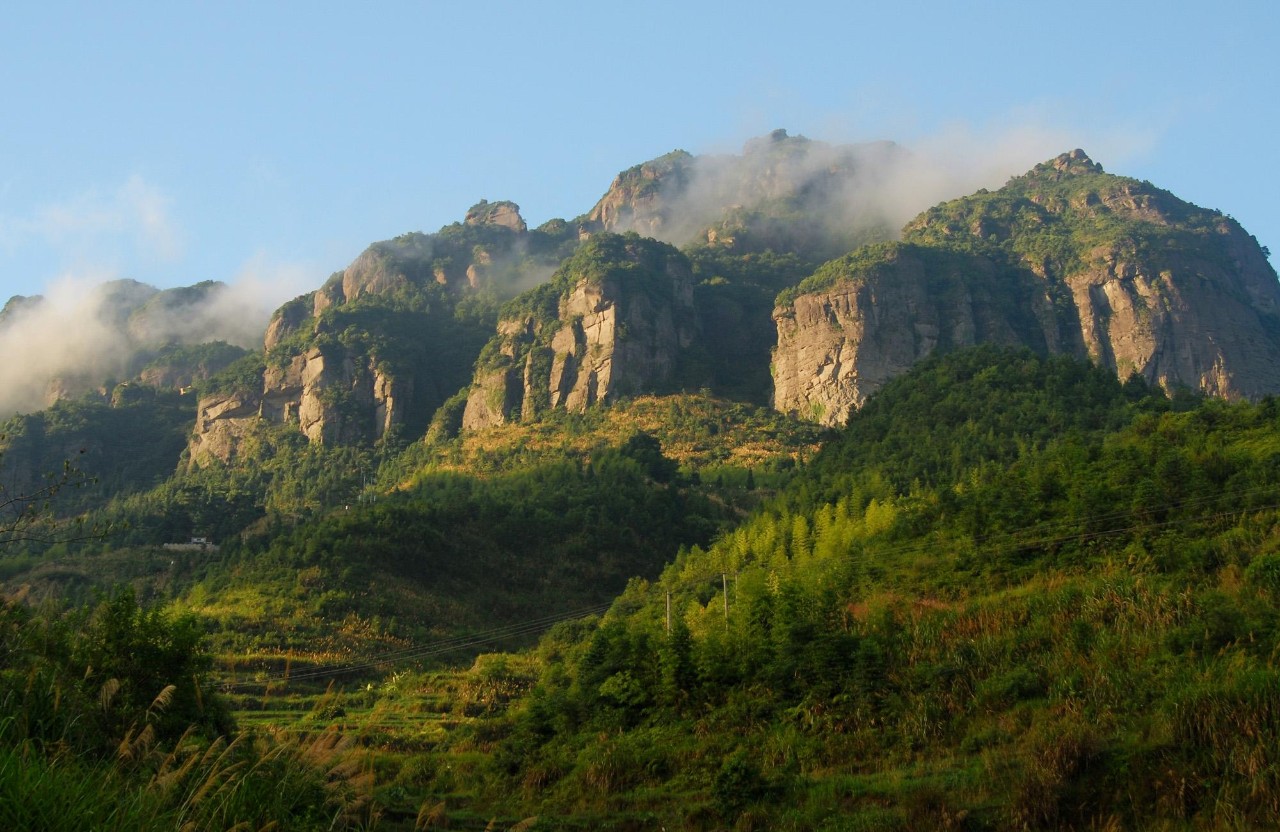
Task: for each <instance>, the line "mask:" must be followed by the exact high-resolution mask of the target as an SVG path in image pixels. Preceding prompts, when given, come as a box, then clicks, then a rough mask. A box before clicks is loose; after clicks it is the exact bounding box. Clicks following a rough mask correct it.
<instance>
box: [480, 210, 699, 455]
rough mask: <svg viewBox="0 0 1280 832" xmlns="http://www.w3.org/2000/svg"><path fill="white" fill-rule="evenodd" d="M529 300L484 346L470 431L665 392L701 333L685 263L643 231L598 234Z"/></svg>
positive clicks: (508, 318)
mask: <svg viewBox="0 0 1280 832" xmlns="http://www.w3.org/2000/svg"><path fill="white" fill-rule="evenodd" d="M523 300H524V301H525V302H524V303H523V304H520V303H519V302H517V306H518V307H519V309H520V311H518V312H517V313H516V314H514V315H510V316H507V317H504V318H503V320H501V321H500V322H499V324H498V334H497V335H496V336H495V338H494V339H493V340H492V341H490V343H489V345H488V346H487V347H486V348H485V352H484V354H483V355H482V358H481V361H480V364H479V366H478V368H477V371H476V376H475V380H474V381H473V383H472V387H471V392H470V394H469V395H468V397H467V405H466V410H465V411H464V413H463V419H462V426H463V429H464V430H477V429H480V428H484V427H488V426H490V425H495V424H502V423H504V422H508V421H519V420H522V419H523V420H529V419H533V418H535V417H536V416H537V415H538V414H539V413H541V412H543V411H545V410H548V409H564V410H570V411H579V412H580V411H582V410H585V409H586V408H587V407H589V406H590V405H593V404H596V403H605V402H609V401H612V400H614V399H617V398H618V397H620V396H630V395H636V394H639V393H644V392H653V391H657V390H663V389H666V388H668V387H670V386H671V385H672V384H673V383H675V382H676V381H677V377H678V373H679V369H680V364H681V358H682V354H683V352H684V351H685V350H687V349H689V348H690V347H691V346H692V345H693V343H694V341H695V340H696V338H697V317H696V315H695V314H694V310H693V281H692V274H691V272H690V269H689V264H688V262H687V261H686V260H685V258H684V257H683V255H681V254H680V253H679V252H678V251H676V250H675V249H673V248H671V247H670V246H667V245H664V244H662V243H658V242H656V241H654V240H648V239H644V238H641V237H638V236H636V235H627V236H625V237H622V236H617V235H608V234H605V235H600V236H598V237H594V238H592V240H591V241H590V242H589V243H588V244H587V245H585V246H583V248H582V249H580V251H579V252H578V254H576V255H575V256H574V257H573V258H571V259H570V260H569V262H568V263H566V265H565V266H564V267H563V268H562V269H561V271H560V272H558V273H557V275H556V277H555V278H554V279H553V280H552V281H551V282H550V283H548V284H545V285H544V286H543V287H539V288H538V289H536V290H534V291H533V292H531V293H529V294H528V295H525V296H524V297H523Z"/></svg>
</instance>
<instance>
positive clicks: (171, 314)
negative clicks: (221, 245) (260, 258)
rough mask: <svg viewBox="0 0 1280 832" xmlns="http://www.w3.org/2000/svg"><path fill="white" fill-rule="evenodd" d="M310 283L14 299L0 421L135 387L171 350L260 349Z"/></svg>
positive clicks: (4, 325)
mask: <svg viewBox="0 0 1280 832" xmlns="http://www.w3.org/2000/svg"><path fill="white" fill-rule="evenodd" d="M302 279H303V276H302V275H301V274H300V273H298V272H297V271H296V270H292V269H284V270H268V269H266V268H265V267H256V266H252V265H251V266H250V267H248V268H246V269H245V270H244V271H243V272H242V273H241V274H240V275H238V276H237V278H236V279H235V280H234V281H233V282H232V283H230V284H227V283H221V282H215V281H206V282H203V283H197V284H195V285H193V286H185V287H180V288H175V289H164V290H161V289H157V288H155V287H153V286H149V285H147V284H144V283H139V282H137V281H133V280H104V279H103V278H102V276H96V275H93V276H83V275H82V276H76V277H67V278H64V279H63V280H60V281H58V282H56V283H54V284H53V285H52V286H51V287H50V289H49V291H48V292H47V293H46V294H45V295H43V296H36V297H30V298H13V299H11V300H10V301H9V302H8V304H6V305H5V307H4V311H3V312H0V356H2V358H0V417H6V416H9V415H12V414H14V413H23V412H30V411H34V410H39V409H40V408H43V407H46V406H48V405H49V404H51V403H52V402H53V401H55V400H56V399H58V398H62V397H65V396H75V395H79V394H82V393H85V392H89V391H91V390H95V389H98V388H101V387H103V386H104V385H107V384H110V383H112V382H119V381H124V380H127V379H128V378H130V377H131V376H132V375H134V374H136V373H137V372H138V370H140V369H141V367H142V366H143V365H145V363H146V362H147V360H148V358H149V356H151V355H154V354H155V353H156V352H157V351H158V350H160V349H162V348H164V347H167V346H172V345H194V344H201V343H207V342H211V341H224V342H226V343H228V344H234V345H236V346H240V347H244V348H250V349H255V348H261V345H262V332H263V329H264V328H265V326H266V323H267V320H268V319H269V318H270V316H271V312H272V311H273V310H274V309H275V308H276V307H277V306H278V305H279V304H280V303H281V302H282V301H284V300H286V299H287V298H288V297H290V296H292V295H293V294H296V290H297V289H298V287H299V286H300V285H301V283H302Z"/></svg>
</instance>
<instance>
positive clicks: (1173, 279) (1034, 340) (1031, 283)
mask: <svg viewBox="0 0 1280 832" xmlns="http://www.w3.org/2000/svg"><path fill="white" fill-rule="evenodd" d="M904 239H905V240H907V241H909V242H910V245H908V246H905V247H904V246H889V247H882V248H881V249H879V250H876V249H868V250H864V251H862V252H858V253H855V255H852V256H850V257H849V258H845V259H844V260H842V261H837V263H835V264H829V265H828V266H827V267H824V269H823V270H822V271H820V272H819V273H818V274H817V275H815V276H814V277H813V278H810V279H809V280H808V281H806V282H805V284H802V286H801V287H800V289H799V290H797V291H795V292H792V293H784V295H783V297H782V298H780V301H781V302H780V304H779V306H778V308H777V309H776V310H775V313H774V318H775V321H776V323H777V327H778V343H777V346H776V348H775V351H774V373H775V385H774V406H775V407H776V408H778V409H780V410H783V411H789V412H793V413H796V414H798V415H800V416H802V417H805V418H811V419H815V420H817V421H820V422H822V423H824V424H828V425H836V424H843V423H844V421H845V420H846V419H847V418H848V415H849V412H850V411H851V410H852V409H854V408H856V407H858V406H860V405H861V403H862V402H863V401H864V400H865V399H866V397H867V396H868V395H869V394H870V393H872V392H874V391H875V390H876V389H878V388H879V387H880V386H881V385H882V384H883V383H884V382H885V381H887V380H888V379H889V378H892V377H893V376H894V375H897V374H899V373H901V372H903V371H905V370H906V369H907V368H908V367H910V366H911V364H913V363H914V362H915V361H916V360H918V359H919V358H922V357H923V356H924V355H927V354H928V353H929V352H931V351H933V350H934V349H937V348H938V347H940V346H963V345H965V344H969V343H977V342H985V341H998V342H1007V343H1020V344H1026V345H1028V346H1030V347H1032V348H1033V349H1036V350H1038V351H1047V352H1052V353H1067V354H1072V355H1079V356H1081V357H1088V358H1090V359H1091V360H1093V361H1094V362H1096V363H1098V364H1100V365H1102V366H1106V367H1110V368H1112V369H1114V370H1115V371H1116V373H1117V374H1118V375H1119V376H1121V377H1128V376H1129V375H1130V374H1131V373H1138V374H1140V375H1142V376H1143V377H1145V378H1146V379H1148V380H1149V381H1152V382H1155V383H1157V384H1160V385H1162V386H1164V387H1165V388H1169V389H1172V388H1176V387H1182V386H1185V387H1189V388H1192V389H1195V390H1200V391H1203V392H1205V393H1209V394H1211V395H1216V396H1224V397H1227V398H1239V397H1248V398H1254V397H1259V396H1262V395H1264V394H1267V393H1274V392H1277V391H1280V282H1277V278H1276V273H1275V271H1274V269H1272V268H1271V266H1270V264H1269V263H1268V262H1267V260H1266V257H1265V256H1264V255H1263V254H1262V251H1261V249H1260V248H1259V246H1258V245H1257V242H1256V241H1255V240H1254V239H1253V238H1252V237H1250V236H1249V235H1248V234H1247V233H1245V232H1244V230H1243V229H1241V228H1240V226H1239V225H1238V224H1237V223H1236V222H1235V221H1234V220H1231V219H1229V218H1227V217H1224V216H1222V215H1221V214H1218V213H1217V212H1213V211H1206V210H1204V209H1200V208H1197V207H1196V206H1193V205H1190V204H1188V203H1185V202H1182V201H1181V200H1178V199H1176V198H1175V197H1173V196H1172V195H1171V194H1169V193H1167V192H1165V191H1161V190H1159V189H1157V188H1154V187H1152V186H1150V185H1149V184H1146V183H1142V182H1136V181H1134V180H1130V179H1123V178H1121V177H1116V176H1110V175H1107V174H1105V173H1103V172H1102V169H1101V167H1100V166H1099V165H1097V164H1096V163H1094V162H1093V161H1092V160H1090V159H1089V158H1088V156H1086V155H1085V154H1084V153H1083V152H1082V151H1078V150H1077V151H1073V152H1072V153H1068V154H1063V155H1062V156H1059V157H1058V158H1056V159H1054V160H1051V161H1049V162H1046V163H1044V164H1042V165H1039V166H1037V167H1036V168H1035V169H1034V170H1032V171H1031V172H1030V173H1028V174H1027V175H1026V176H1023V177H1018V178H1016V179H1014V180H1012V181H1011V182H1010V183H1009V185H1007V186H1006V187H1005V188H1004V189H1002V190H1001V191H999V192H997V193H994V194H980V195H977V196H974V197H968V198H965V199H961V200H956V201H954V202H952V203H947V204H945V205H942V206H939V207H937V208H934V209H931V210H930V211H927V212H925V213H924V214H922V215H921V216H920V217H918V218H917V219H916V220H914V221H913V222H912V223H910V224H909V225H908V226H907V228H906V230H905V232H904ZM947 252H949V253H947ZM983 264H985V265H983ZM984 321H985V323H983V322H984Z"/></svg>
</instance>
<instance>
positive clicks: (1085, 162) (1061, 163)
mask: <svg viewBox="0 0 1280 832" xmlns="http://www.w3.org/2000/svg"><path fill="white" fill-rule="evenodd" d="M1105 172H1106V171H1104V170H1103V169H1102V165H1100V164H1098V163H1097V162H1095V161H1093V160H1092V159H1090V158H1089V154H1087V153H1085V152H1084V151H1083V150H1081V149H1080V148H1078V147H1077V148H1076V149H1075V150H1072V151H1070V152H1068V153H1062V154H1060V155H1058V156H1055V157H1054V158H1052V159H1050V160H1049V161H1047V162H1041V163H1040V164H1038V165H1036V166H1035V167H1034V168H1032V169H1031V170H1030V171H1029V172H1028V173H1027V175H1026V176H1027V178H1028V179H1040V180H1047V181H1051V182H1058V181H1061V180H1063V179H1066V178H1067V177H1069V176H1085V175H1087V174H1091V173H1105Z"/></svg>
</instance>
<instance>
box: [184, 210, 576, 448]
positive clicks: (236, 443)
mask: <svg viewBox="0 0 1280 832" xmlns="http://www.w3.org/2000/svg"><path fill="white" fill-rule="evenodd" d="M573 238H574V234H573V232H572V231H571V229H569V227H568V226H567V224H564V223H560V224H558V225H552V226H550V227H549V228H548V227H544V228H540V229H535V230H534V231H529V230H528V229H527V227H526V226H525V223H524V221H523V219H521V218H520V213H519V207H518V206H516V205H515V204H514V203H511V202H495V203H489V202H484V201H482V202H481V203H479V204H478V205H476V206H474V207H473V208H472V209H471V210H470V211H469V212H468V213H467V217H466V221H465V222H463V223H455V224H453V225H450V226H447V227H445V228H444V229H441V231H440V232H438V233H436V234H416V233H415V234H405V235H402V236H400V237H397V238H395V239H394V240H387V241H385V242H380V243H375V244H373V245H372V246H370V247H369V248H368V249H366V250H365V251H364V252H363V253H361V254H360V256H359V257H357V258H356V259H355V260H354V261H353V262H352V263H351V265H350V266H348V267H347V268H346V269H344V270H343V271H341V272H338V273H336V274H335V275H333V276H332V277H331V278H330V279H329V280H328V281H327V282H326V283H325V285H324V286H322V287H321V288H320V289H318V290H317V291H315V292H312V293H310V294H308V295H303V296H302V297H299V298H295V299H294V300H292V301H290V302H289V303H286V304H285V305H283V306H282V307H280V309H278V310H277V311H276V313H275V315H274V316H273V317H272V319H271V322H270V324H269V325H268V327H267V331H266V335H265V338H264V346H265V353H266V358H265V360H264V362H263V366H262V367H260V368H259V369H258V371H257V372H256V374H254V373H251V374H249V375H248V376H247V377H240V378H238V379H237V380H236V382H235V383H233V384H229V385H222V386H220V387H218V388H217V391H216V392H212V393H210V394H209V395H208V396H206V397H205V398H204V399H202V400H201V402H200V404H199V410H200V415H199V419H198V422H197V424H196V428H195V431H194V434H193V438H192V440H191V444H190V450H191V453H190V458H191V460H192V464H194V465H200V464H203V463H204V462H206V461H208V460H210V459H213V458H216V459H220V460H223V461H229V460H232V459H235V458H236V457H237V455H238V453H239V448H240V446H241V445H243V443H244V442H245V440H246V438H247V437H249V436H251V435H253V434H254V432H255V431H257V430H258V429H259V428H260V427H261V426H262V425H272V424H279V425H292V426H295V427H296V429H297V430H298V431H299V432H300V433H302V434H303V435H304V436H306V437H307V439H308V440H309V441H311V442H313V443H318V444H335V443H336V444H346V443H352V442H371V441H377V440H379V439H382V438H384V437H386V436H388V435H389V434H392V433H394V432H397V431H401V432H402V431H405V430H407V431H409V432H416V431H419V430H424V429H425V426H426V423H427V421H428V420H429V419H430V417H431V415H432V413H433V412H434V411H435V410H436V409H437V408H438V407H439V406H440V405H441V404H442V403H443V402H444V401H445V400H446V399H447V398H448V397H449V396H450V395H452V394H453V393H455V392H456V391H457V390H458V389H460V388H461V387H463V386H465V385H466V383H467V381H468V380H469V379H470V377H471V371H472V367H473V364H474V362H475V360H476V357H477V355H478V354H479V352H480V348H481V347H482V346H483V345H484V343H485V342H486V340H488V338H489V336H490V335H491V333H492V332H493V325H494V321H495V317H494V315H493V311H492V310H493V306H494V304H493V302H492V301H489V302H488V303H489V304H490V305H488V306H486V305H485V302H476V295H477V293H478V292H479V291H480V290H486V291H487V292H491V293H493V294H494V295H497V296H499V297H500V296H502V295H504V294H505V295H508V296H509V295H512V294H514V293H515V290H516V289H517V288H518V287H520V286H522V285H524V284H526V283H533V282H538V281H540V280H542V279H545V277H546V276H547V275H549V274H550V273H551V270H552V268H553V265H552V264H553V263H555V262H558V260H559V258H560V256H561V254H560V247H561V246H563V245H564V244H565V243H566V242H567V241H570V240H571V239H572V241H573V242H575V243H576V239H573ZM467 298H472V299H473V300H472V302H470V303H469V304H468V303H464V302H463V301H464V299H467Z"/></svg>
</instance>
